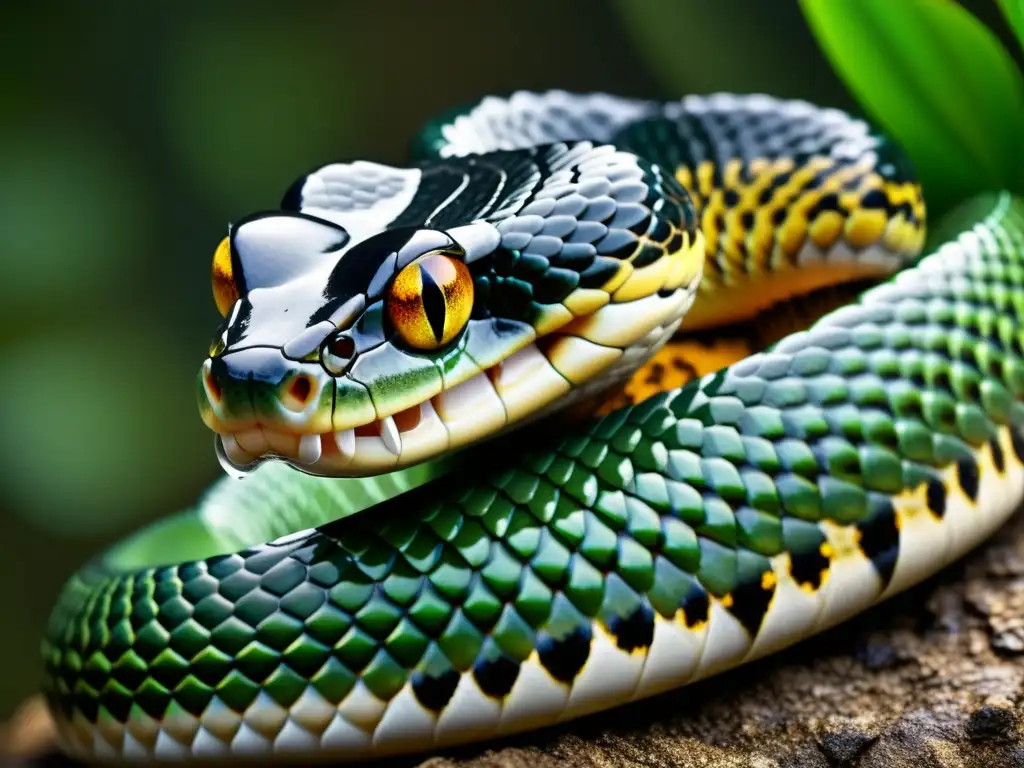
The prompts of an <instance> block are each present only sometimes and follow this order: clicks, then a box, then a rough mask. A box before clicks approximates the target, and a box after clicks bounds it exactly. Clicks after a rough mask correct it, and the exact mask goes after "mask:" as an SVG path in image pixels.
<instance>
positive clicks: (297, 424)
mask: <svg viewBox="0 0 1024 768" xmlns="http://www.w3.org/2000/svg"><path fill="white" fill-rule="evenodd" d="M563 149H564V147H563ZM506 154H508V153H506ZM376 167H377V168H383V166H376ZM611 167H613V168H614V167H616V166H615V165H614V164H613V165H612V166H611ZM632 167H634V168H635V167H636V165H635V163H634V164H633V166H632ZM388 170H389V171H394V172H395V173H398V174H401V173H402V171H401V170H400V169H388ZM420 173H421V176H422V172H420ZM636 175H638V176H639V177H642V176H643V173H642V172H641V171H639V170H638V172H637V174H636ZM397 178H398V179H399V180H400V181H401V179H402V178H403V177H402V176H401V175H399V176H398V177H397ZM583 180H584V181H586V178H585V177H584V179H583ZM400 181H399V182H395V184H399V183H400ZM433 182H434V183H437V180H436V178H435V179H434V180H433ZM658 183H659V181H658V180H657V179H654V178H653V177H652V178H650V179H646V180H643V179H641V180H639V181H637V182H636V183H635V184H632V185H629V195H630V197H631V198H636V197H637V196H638V195H640V194H641V192H643V195H644V196H646V195H647V191H646V190H647V189H648V186H651V187H654V186H657V184H658ZM666 183H668V184H669V185H670V186H671V185H672V184H674V182H673V181H672V180H671V179H668V180H667V182H666ZM310 185H311V182H308V181H307V182H306V187H307V189H308V187H309V186H310ZM422 186H423V182H422V178H421V177H420V187H422ZM591 188H592V189H593V190H594V191H595V192H601V191H602V190H603V191H604V192H605V193H607V192H608V191H610V188H611V184H610V183H608V182H606V183H604V184H597V185H595V184H591ZM623 189H625V187H623ZM672 191H673V192H675V193H677V194H678V195H680V197H679V198H678V200H676V199H671V200H670V201H669V202H668V203H665V202H661V203H658V205H657V206H656V207H657V208H658V213H651V212H650V211H648V210H647V209H646V208H645V209H643V211H641V210H640V208H639V207H638V206H636V205H633V204H630V205H631V206H632V207H630V205H626V207H625V209H624V210H626V211H628V212H630V213H631V215H630V216H628V217H625V218H623V217H621V216H620V219H621V221H623V222H624V224H625V225H630V224H631V225H633V226H634V227H635V228H637V229H638V231H639V232H640V234H637V233H635V232H631V231H629V230H628V227H625V226H624V228H623V229H622V230H621V233H620V234H617V235H614V236H613V237H611V238H610V239H609V235H610V234H613V233H615V232H616V230H615V229H614V228H609V224H611V223H612V218H613V217H614V216H615V215H616V211H615V209H616V206H614V205H612V206H611V208H610V209H609V207H608V206H607V205H606V206H604V207H603V208H602V210H600V211H598V212H599V213H600V214H601V215H602V217H603V218H604V219H605V223H596V222H595V223H593V225H591V226H590V227H589V229H588V227H587V226H585V225H578V224H577V222H576V221H575V220H571V219H570V218H569V217H567V216H561V217H559V218H556V219H555V223H556V224H558V226H559V229H558V230H557V231H559V232H562V235H563V236H564V238H565V240H566V241H568V240H569V239H571V236H572V234H573V231H576V232H577V234H579V233H583V234H587V232H589V233H590V236H591V237H592V238H593V239H597V240H599V241H604V242H605V244H606V245H607V248H608V252H609V255H607V256H602V255H600V253H599V250H600V249H599V248H598V246H597V245H595V244H594V243H587V242H582V240H583V238H578V239H580V240H581V242H578V243H573V244H570V243H568V242H565V243H562V241H561V240H557V239H556V238H555V237H554V236H553V235H549V236H546V237H537V238H533V236H532V235H529V234H528V232H529V230H531V229H532V230H536V229H537V223H538V222H539V223H540V224H541V225H543V224H544V218H543V217H542V216H540V215H538V214H534V215H533V216H532V218H525V217H526V216H528V213H527V214H524V215H523V216H504V217H499V219H498V220H497V221H490V220H486V219H485V218H482V217H480V216H478V215H476V216H469V215H466V213H465V212H463V211H460V212H457V213H456V214H453V215H451V216H449V217H447V219H445V218H443V217H442V218H438V217H434V220H432V221H423V220H422V219H423V218H424V217H420V220H415V219H414V220H413V221H412V222H411V223H409V224H404V223H403V222H402V221H397V222H396V221H394V220H393V219H392V220H390V221H389V222H387V223H386V225H385V226H374V225H373V224H372V223H370V222H373V221H374V219H373V217H372V216H370V215H368V214H364V215H362V216H352V215H351V214H350V213H349V212H344V213H343V215H337V213H336V211H335V210H334V209H332V208H331V207H330V206H328V205H326V204H321V205H319V206H317V205H310V204H309V201H308V200H305V201H303V200H301V199H300V200H299V201H298V202H297V203H295V204H293V206H292V209H286V210H280V211H276V212H270V213H260V214H255V215H253V216H249V217H247V218H245V219H243V220H241V221H239V222H237V223H236V224H235V225H234V226H232V227H231V229H230V234H229V236H228V237H227V238H225V239H224V241H222V242H221V244H220V246H219V247H218V248H217V250H216V252H215V255H214V259H213V288H214V297H215V299H216V302H217V305H218V308H219V309H220V311H221V313H222V314H223V315H224V317H225V319H224V322H223V325H222V327H221V328H220V329H219V331H218V333H217V336H216V338H215V340H214V343H213V346H212V348H211V350H210V354H209V357H208V358H207V359H206V361H205V362H204V364H203V366H202V370H201V371H200V375H199V378H198V389H199V392H198V395H199V408H200V412H201V414H202V417H203V419H204V421H205V423H206V424H207V425H208V426H209V427H210V428H211V429H213V430H214V431H215V432H216V433H217V434H218V440H219V445H218V448H219V455H220V456H221V459H222V461H224V462H227V463H229V464H230V465H231V466H232V467H234V468H245V467H251V466H252V465H254V464H255V463H257V462H259V461H262V460H265V459H283V460H285V461H287V462H289V463H291V464H293V465H294V466H297V467H298V468H300V469H302V470H303V471H307V472H309V473H312V474H320V475H328V476H360V475H370V474H378V473H380V472H384V471H390V470H393V469H397V468H400V467H403V466H408V465H410V464H414V463H418V462H421V461H424V460H427V459H430V458H433V457H436V456H438V455H441V454H443V453H446V452H447V451H449V450H452V449H456V448H459V447H462V446H466V445H468V444H471V443H473V442H477V441H480V440H484V439H488V438H490V437H493V436H495V435H497V434H499V433H501V432H503V431H505V430H506V429H509V428H511V427H515V426H518V425H522V424H525V423H527V422H528V421H529V420H531V419H535V418H538V417H540V416H541V415H545V414H549V413H551V412H552V411H554V410H558V409H560V408H564V407H565V406H566V405H568V404H569V403H571V402H574V401H575V400H576V399H578V398H579V397H582V396H586V395H587V394H588V393H590V394H593V392H594V388H597V389H601V388H607V387H608V386H609V385H610V384H612V383H615V382H616V381H619V380H622V379H623V378H624V377H625V375H626V374H628V373H629V372H631V371H632V370H633V368H634V367H635V366H636V365H637V364H639V362H641V361H642V360H643V359H645V357H646V354H647V353H651V352H653V351H654V350H655V349H656V347H657V345H658V344H659V343H660V342H661V341H663V340H664V338H667V336H668V334H670V333H671V331H672V330H674V329H675V327H676V326H677V325H678V322H679V319H680V318H681V316H682V314H683V313H684V312H685V310H686V308H688V306H689V303H688V300H689V301H692V295H693V293H694V292H695V290H696V284H697V282H699V277H700V272H701V265H702V262H703V241H702V239H701V238H700V236H699V234H697V231H696V228H695V223H694V222H695V215H694V214H693V211H692V207H691V208H689V209H687V208H686V203H687V198H686V193H685V192H684V191H682V189H681V188H678V187H672ZM438 194H439V193H438V192H437V191H436V190H434V191H433V192H431V198H430V199H431V202H432V204H433V206H435V207H436V205H437V202H443V200H444V197H443V196H442V197H441V198H440V200H437V199H436V198H437V196H438ZM650 194H651V196H652V201H651V203H652V204H653V201H654V198H655V196H656V199H657V200H664V199H665V195H664V190H661V189H660V188H659V189H658V190H657V191H656V192H655V191H652V192H651V193H650ZM307 197H308V194H307ZM604 197H605V198H608V195H607V194H605V195H604ZM609 199H610V200H611V202H614V200H613V199H611V198H609ZM413 202H415V201H413ZM539 202H541V203H543V201H539ZM555 202H556V201H555V200H549V201H548V203H545V204H543V205H535V206H534V209H535V210H537V211H542V210H546V209H553V207H554V203H555ZM584 202H585V201H584ZM304 203H305V204H304ZM523 210H524V211H525V210H526V209H523ZM519 212H520V213H522V212H523V211H519ZM549 212H550V211H549ZM371 213H372V212H371ZM638 213H643V214H644V215H642V216H640V215H638ZM551 218H554V217H551ZM584 219H585V216H584V217H581V219H580V221H581V222H583V221H584ZM672 222H675V223H672ZM569 224H572V227H568V226H567V225H569ZM649 231H650V232H653V233H654V235H653V236H650V235H648V232H649ZM653 238H657V240H655V239H653ZM531 242H532V243H533V245H531ZM554 244H558V245H560V248H559V251H558V252H557V253H556V252H553V248H552V246H553V245H554ZM513 246H514V247H513ZM613 247H614V248H615V249H616V251H617V252H616V253H613V252H612V250H611V249H612V248H613ZM542 249H543V251H544V253H546V255H543V256H542V255H540V254H539V253H537V252H538V251H540V250H542ZM531 251H532V252H531ZM641 256H642V259H643V261H636V258H637V257H641ZM629 257H634V262H635V263H633V262H631V261H630V258H629Z"/></svg>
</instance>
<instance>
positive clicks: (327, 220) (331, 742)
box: [42, 90, 1024, 764]
mask: <svg viewBox="0 0 1024 768" xmlns="http://www.w3.org/2000/svg"><path fill="white" fill-rule="evenodd" d="M211 270H212V289H213V295H214V299H215V303H216V305H217V307H218V309H219V310H220V314H221V315H222V321H221V325H220V327H219V328H218V329H217V331H216V333H215V337H214V340H213V343H212V346H211V348H210V350H209V354H208V356H207V357H206V358H205V360H204V361H203V363H202V365H201V368H200V371H199V373H198V375H197V378H196V384H195V386H196V393H197V399H198V404H199V411H200V416H201V418H202V419H203V421H204V422H205V423H206V424H207V425H208V426H209V428H210V430H211V432H212V433H213V440H214V445H215V453H216V455H217V457H218V458H219V460H220V462H221V465H222V466H223V468H224V470H225V474H224V476H223V477H221V478H220V479H219V480H217V481H216V482H215V483H214V484H213V485H212V486H211V487H210V488H209V489H208V491H207V492H206V493H205V494H204V495H203V496H202V498H201V499H200V500H199V501H198V503H197V504H196V505H195V506H194V507H193V508H191V509H189V510H185V511H183V512H179V513H177V514H174V515H169V516H166V517H163V518H160V519H158V520H157V521H156V522H154V523H152V524H151V525H149V526H148V527H145V528H142V529H141V530H140V531H138V532H137V533H135V534H133V535H131V536H129V537H127V538H125V539H124V540H122V541H120V542H117V543H115V544H113V545H112V546H111V547H109V548H108V549H107V550H106V551H104V552H102V553H100V554H98V555H97V556H95V557H94V558H92V559H91V560H90V561H88V562H87V563H86V564H85V565H83V566H82V567H81V568H80V569H79V570H77V571H76V572H75V573H74V574H73V575H72V576H71V577H70V578H69V579H68V581H67V583H66V584H65V586H64V587H63V589H62V591H61V592H60V594H59V596H58V598H57V600H56V603H55V606H54V608H53V610H52V613H51V615H50V618H49V621H48V624H47V626H46V629H45V632H44V638H43V642H42V657H43V663H44V671H45V674H44V688H45V696H46V700H47V702H48V704H49V707H50V710H51V712H52V714H53V717H54V721H55V723H56V726H57V730H58V732H59V735H60V741H61V745H62V748H63V749H64V750H65V751H67V752H68V753H69V754H72V755H75V756H78V757H81V758H84V759H88V760H100V761H109V762H121V761H125V762H131V761H144V760H165V761H171V762H174V761H183V760H193V759H202V760H212V761H214V762H218V761H219V762H223V763H228V764H235V763H237V762H239V761H242V760H243V759H248V758H254V759H261V758H262V759H266V758H268V757H273V758H275V759H283V760H288V759H294V760H298V761H306V760H312V759H319V758H321V757H325V758H330V759H333V760H336V761H347V760H363V759H370V758H377V757H381V756H387V755H398V754H408V753H423V752H430V751H434V750H438V749H443V748H449V747H454V746H457V745H462V744H468V743H473V742H479V741H486V740H489V739H494V738H499V737H503V736H507V735H510V734H515V733H522V732H524V731H529V730H533V729H537V728H542V727H546V726H551V725H555V724H558V723H566V722H569V721H572V720H574V719H575V718H579V717H581V716H584V715H588V714H591V713H596V712H599V711H603V710H608V709H610V708H614V707H619V706H622V705H626V704H628V703H629V702H634V701H638V700H641V699H645V698H647V697H650V696H654V695H656V694H659V693H663V692H666V691H670V690H673V689H677V688H680V687H682V686H686V685H689V684H691V683H693V682H695V681H697V680H703V679H706V678H708V677H711V676H713V675H716V674H718V673H720V672H722V671H724V670H728V669H733V668H735V667H739V666H741V665H744V664H747V663H749V662H751V661H753V660H755V659H758V658H762V657H764V656H766V655H768V654H771V653H773V652H775V651H778V650H780V649H782V648H786V647H788V646H791V645H793V644H794V643H797V642H799V641H801V640H803V639H804V638H807V637H809V636H811V635H813V634H815V633H818V632H821V631H822V630H824V629H826V628H829V627H834V626H835V625H837V624H839V623H840V622H843V621H845V620H846V619H848V618H850V617H852V616H854V615H856V614H858V613H861V612H863V611H864V610H866V609H868V608H869V607H871V606H874V605H876V604H878V603H879V602H881V601H883V600H886V599H888V598H889V597H891V596H892V595H894V594H897V593H899V592H901V591H902V590H905V589H907V588H908V587H910V586H912V585H914V584H917V583H919V582H921V581H922V580H923V579H925V578H926V577H928V576H930V575H932V574H934V573H936V572H937V571H939V570H940V569H942V568H944V567H945V566H947V565H948V564H949V563H951V562H953V561H954V560H955V559H957V558H959V557H961V556H963V555H964V554H965V553H967V552H968V551H969V550H971V549H972V548H974V547H976V546H977V545H978V544H979V543H980V542H982V541H983V540H985V539H986V537H988V536H989V535H990V534H991V533H992V532H993V531H995V530H996V529H997V528H998V527H999V526H1000V524H1001V523H1002V522H1003V521H1005V520H1006V519H1007V518H1008V516H1009V515H1010V514H1011V513H1012V512H1013V510H1014V509H1015V508H1016V507H1017V506H1018V505H1019V503H1020V501H1021V499H1022V496H1024V439H1022V433H1021V426H1022V424H1024V405H1022V397H1024V350H1022V346H1021V345H1022V339H1024V335H1022V327H1024V326H1022V324H1021V317H1022V313H1024V205H1022V203H1021V202H1020V201H1019V200H1017V199H1015V198H1014V197H1013V196H1012V195H1011V194H1009V193H1007V192H1002V191H999V190H993V191H992V192H989V193H985V194H981V195H979V196H978V197H976V198H972V199H970V200H966V201H964V202H963V204H962V205H961V206H960V207H959V208H957V209H956V210H954V211H953V212H952V213H950V214H949V215H948V216H947V217H946V218H944V219H943V220H942V221H941V222H940V224H938V225H937V226H933V225H931V224H929V225H928V226H927V227H926V212H925V201H924V192H923V188H922V186H921V183H920V181H919V180H918V178H917V176H916V174H915V171H914V168H913V165H912V164H911V162H910V161H909V160H908V158H907V155H906V154H905V153H904V151H903V150H902V149H901V148H900V147H899V146H897V145H896V144H895V143H894V142H893V141H891V140H889V139H888V138H886V137H885V135H884V134H883V133H882V132H881V131H879V130H877V129H875V128H874V127H872V126H871V125H870V124H869V123H868V122H866V121H864V120H862V119H860V118H857V117H854V116H852V115H850V114H848V113H846V112H844V111H841V110H838V109H834V108H830V107H822V106H817V105H814V104H810V103H808V102H804V101H800V100H793V99H781V98H777V97H774V96H768V95H762V94H734V93H712V94H707V95H689V96H686V97H684V98H682V99H679V100H674V101H655V100H645V99H636V98H627V97H624V96H615V95H611V94H606V93H570V92H567V91H562V90H552V91H540V92H528V91H516V92H514V93H512V94H511V95H506V96H498V95H488V96H486V97H484V98H481V99H479V100H477V101H474V102H472V103H470V104H467V105H463V106H459V107H457V108H455V109H453V110H451V111H449V112H448V113H445V114H444V115H441V116H439V117H437V118H435V119H434V120H432V121H430V122H429V123H427V124H426V126H424V127H423V128H422V129H421V130H420V131H419V132H418V133H417V134H415V136H414V138H413V141H412V142H411V146H410V151H409V160H408V163H407V165H406V167H392V166H389V165H383V164H379V163H375V162H369V161H364V160H356V161H345V162H335V163H330V164H327V165H324V166H322V167H320V168H317V169H315V170H312V171H311V172H309V173H307V174H305V175H303V176H301V178H299V179H298V180H297V181H296V182H295V183H294V184H292V185H291V186H290V187H289V188H288V190H287V192H286V193H285V195H284V197H283V199H282V201H281V203H280V205H279V206H278V207H277V208H274V209H268V210H266V211H262V212H257V213H254V214H252V215H249V216H246V217H245V218H243V219H240V220H238V221H235V222H233V223H232V225H231V226H230V227H229V232H228V236H227V237H225V238H224V239H223V241H221V243H220V245H219V246H217V248H216V249H215V251H214V256H213V264H212V268H211ZM780 313H781V314H780Z"/></svg>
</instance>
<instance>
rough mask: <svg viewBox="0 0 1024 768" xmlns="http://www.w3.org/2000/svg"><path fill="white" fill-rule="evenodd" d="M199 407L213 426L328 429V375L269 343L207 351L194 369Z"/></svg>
mask: <svg viewBox="0 0 1024 768" xmlns="http://www.w3.org/2000/svg"><path fill="white" fill-rule="evenodd" d="M200 379H201V387H200V392H199V399H200V403H199V408H200V411H201V412H202V413H203V415H204V417H205V418H207V423H208V425H209V426H210V427H211V428H212V429H214V430H215V431H217V432H222V433H223V432H228V431H231V432H237V431H243V430H246V429H253V428H257V427H263V428H267V429H271V430H280V431H285V432H293V433H309V432H317V431H324V430H325V429H326V430H329V429H330V419H331V409H332V404H333V400H334V393H333V388H332V385H331V378H330V377H329V376H327V375H326V374H325V372H324V371H323V369H322V368H321V367H320V365H319V364H314V363H297V362H295V361H292V360H289V359H287V358H286V357H285V356H284V355H283V354H282V353H281V351H280V350H278V349H275V348H272V347H251V348H248V349H241V350H237V351H234V352H228V353H226V354H223V355H220V356H217V357H213V358H211V359H209V360H207V361H206V364H205V365H204V366H203V370H202V372H201V374H200Z"/></svg>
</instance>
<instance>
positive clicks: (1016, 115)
mask: <svg viewBox="0 0 1024 768" xmlns="http://www.w3.org/2000/svg"><path fill="white" fill-rule="evenodd" d="M801 6H802V9H803V12H804V15H805V17H806V18H807V21H808V23H809V25H810V27H811V29H812V31H813V32H814V34H815V35H816V37H817V38H818V41H819V43H820V45H821V46H822V49H823V50H824V51H825V54H826V55H827V56H828V58H829V60H830V61H831V62H832V65H833V66H834V67H835V68H836V71H837V72H838V73H839V75H840V77H842V78H843V80H844V81H845V82H846V84H847V86H848V87H849V89H850V91H851V92H852V93H853V94H854V96H856V97H857V99H858V100H859V101H860V102H861V104H863V105H864V108H865V109H866V111H867V112H869V113H870V115H871V117H872V118H873V119H874V121H875V122H877V123H878V124H879V126H880V127H882V128H883V129H884V130H885V131H886V133H888V134H889V136H891V137H892V138H893V139H895V140H896V141H897V143H899V144H900V145H901V146H902V147H903V148H904V149H905V150H906V151H907V153H908V154H909V155H910V157H911V159H912V160H913V161H914V163H915V165H916V166H917V169H918V172H919V173H920V175H921V181H922V184H923V185H924V188H925V194H926V195H928V196H929V197H930V199H931V196H932V195H935V196H941V197H943V198H946V197H947V196H953V197H955V198H963V197H966V196H968V195H970V194H973V193H975V192H978V191H980V190H983V189H992V188H997V187H1009V188H1011V189H1014V190H1015V191H1019V190H1020V189H1021V188H1022V181H1024V178H1022V174H1021V168H1020V157H1021V150H1020V146H1019V145H1020V140H1021V139H1020V137H1021V136H1022V135H1024V84H1022V79H1021V74H1020V72H1019V71H1018V70H1017V67H1016V66H1015V65H1014V63H1013V60H1012V59H1011V58H1010V56H1009V54H1008V53H1007V52H1006V50H1005V49H1004V48H1003V47H1002V46H1001V45H1000V43H999V41H998V40H997V39H996V38H995V36H994V35H993V34H992V33H991V32H990V31H989V30H988V29H987V28H986V27H985V26H984V25H983V24H982V23H981V22H980V21H978V19H976V18H975V17H974V16H972V15H971V14H970V13H968V12H967V11H966V10H964V9H963V8H962V7H961V6H960V5H959V4H957V3H956V2H953V0H899V2H893V0H801Z"/></svg>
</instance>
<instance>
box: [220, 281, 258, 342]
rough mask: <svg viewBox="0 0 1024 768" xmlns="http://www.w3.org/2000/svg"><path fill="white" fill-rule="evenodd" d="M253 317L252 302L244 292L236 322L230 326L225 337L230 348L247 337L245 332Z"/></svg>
mask: <svg viewBox="0 0 1024 768" xmlns="http://www.w3.org/2000/svg"><path fill="white" fill-rule="evenodd" d="M251 318H252V303H251V302H250V301H249V298H248V297H247V296H246V295H245V294H242V298H241V299H240V300H239V305H238V314H237V315H235V319H234V322H233V323H231V325H230V326H229V327H228V335H227V338H226V339H225V343H226V344H227V347H228V349H230V348H231V347H233V346H235V345H236V344H238V343H239V342H240V341H241V340H242V339H243V338H244V337H245V332H246V331H247V330H249V321H250V319H251Z"/></svg>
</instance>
